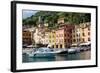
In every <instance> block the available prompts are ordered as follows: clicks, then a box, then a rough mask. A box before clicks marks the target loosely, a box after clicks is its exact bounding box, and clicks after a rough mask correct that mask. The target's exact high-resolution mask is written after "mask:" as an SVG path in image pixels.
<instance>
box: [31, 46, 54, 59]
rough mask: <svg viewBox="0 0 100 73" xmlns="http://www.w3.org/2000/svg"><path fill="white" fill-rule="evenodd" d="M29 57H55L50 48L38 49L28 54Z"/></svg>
mask: <svg viewBox="0 0 100 73" xmlns="http://www.w3.org/2000/svg"><path fill="white" fill-rule="evenodd" d="M29 56H30V57H55V52H54V50H53V49H51V48H46V47H42V48H38V49H37V50H36V51H35V52H31V53H30V54H29Z"/></svg>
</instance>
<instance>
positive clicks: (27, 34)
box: [22, 30, 32, 45]
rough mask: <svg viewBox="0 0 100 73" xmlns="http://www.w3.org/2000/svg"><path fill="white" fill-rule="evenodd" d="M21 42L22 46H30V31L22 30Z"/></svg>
mask: <svg viewBox="0 0 100 73" xmlns="http://www.w3.org/2000/svg"><path fill="white" fill-rule="evenodd" d="M22 41H23V45H31V44H32V34H31V32H30V31H26V30H23V32H22Z"/></svg>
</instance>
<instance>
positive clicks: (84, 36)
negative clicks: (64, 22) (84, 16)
mask: <svg viewBox="0 0 100 73" xmlns="http://www.w3.org/2000/svg"><path fill="white" fill-rule="evenodd" d="M80 28H81V30H80V31H81V33H80V37H81V40H80V41H81V43H82V44H83V45H84V44H87V45H88V44H90V41H91V37H90V32H91V31H90V28H91V24H90V22H87V23H82V24H80Z"/></svg>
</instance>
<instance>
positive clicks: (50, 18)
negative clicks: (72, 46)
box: [23, 11, 91, 27]
mask: <svg viewBox="0 0 100 73" xmlns="http://www.w3.org/2000/svg"><path fill="white" fill-rule="evenodd" d="M39 17H41V23H48V27H54V26H56V25H57V20H58V19H59V18H64V20H65V22H69V23H71V24H79V23H83V22H90V21H91V14H90V13H74V12H52V11H38V12H37V13H35V14H34V15H32V16H31V17H28V18H26V19H23V25H34V26H37V25H38V23H39V22H40V21H39Z"/></svg>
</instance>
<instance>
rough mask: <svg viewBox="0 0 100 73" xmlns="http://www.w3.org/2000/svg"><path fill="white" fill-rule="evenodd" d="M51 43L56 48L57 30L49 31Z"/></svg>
mask: <svg viewBox="0 0 100 73" xmlns="http://www.w3.org/2000/svg"><path fill="white" fill-rule="evenodd" d="M49 45H51V46H52V48H56V32H55V30H51V31H50V32H49Z"/></svg>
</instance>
